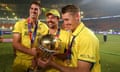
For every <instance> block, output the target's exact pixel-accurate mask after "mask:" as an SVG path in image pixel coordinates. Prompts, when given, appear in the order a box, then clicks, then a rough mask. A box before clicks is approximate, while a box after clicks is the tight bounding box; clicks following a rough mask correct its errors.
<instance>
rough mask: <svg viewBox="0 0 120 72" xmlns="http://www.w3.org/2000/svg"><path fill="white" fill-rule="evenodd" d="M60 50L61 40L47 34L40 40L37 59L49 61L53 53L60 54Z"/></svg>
mask: <svg viewBox="0 0 120 72" xmlns="http://www.w3.org/2000/svg"><path fill="white" fill-rule="evenodd" d="M59 48H60V40H59V39H58V38H56V37H55V36H54V35H51V34H47V35H45V36H42V37H39V38H38V49H39V50H38V52H37V57H41V59H42V60H44V59H48V58H49V57H50V56H51V55H52V54H53V53H58V52H59V51H58V50H59Z"/></svg>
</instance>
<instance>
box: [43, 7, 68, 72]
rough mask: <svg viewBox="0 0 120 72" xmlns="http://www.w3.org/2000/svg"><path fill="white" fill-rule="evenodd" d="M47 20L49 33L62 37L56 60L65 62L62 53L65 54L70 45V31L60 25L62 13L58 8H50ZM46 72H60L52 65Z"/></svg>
mask: <svg viewBox="0 0 120 72" xmlns="http://www.w3.org/2000/svg"><path fill="white" fill-rule="evenodd" d="M45 15H46V21H47V25H48V27H49V34H52V35H54V36H55V37H56V38H58V39H60V41H61V44H60V49H59V53H60V54H57V55H55V58H54V60H55V61H56V62H57V63H59V64H63V63H64V62H63V60H61V59H60V58H61V55H62V54H64V52H65V49H66V48H67V46H68V44H67V43H68V40H69V33H68V32H67V31H65V30H63V29H61V28H60V27H59V20H60V13H59V12H58V10H56V9H51V10H49V11H48V12H47V13H46V14H45ZM45 72H59V71H58V70H56V69H53V68H52V67H47V68H45Z"/></svg>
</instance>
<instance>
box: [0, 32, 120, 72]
mask: <svg viewBox="0 0 120 72" xmlns="http://www.w3.org/2000/svg"><path fill="white" fill-rule="evenodd" d="M5 37H6V38H7V37H9V36H5ZM97 37H98V38H99V40H100V56H101V65H102V66H101V67H102V72H120V62H119V61H120V35H108V41H107V42H104V41H103V39H102V37H103V36H102V35H100V34H99V35H97ZM13 59H14V56H13V49H12V45H11V43H0V72H12V71H11V68H12V62H13Z"/></svg>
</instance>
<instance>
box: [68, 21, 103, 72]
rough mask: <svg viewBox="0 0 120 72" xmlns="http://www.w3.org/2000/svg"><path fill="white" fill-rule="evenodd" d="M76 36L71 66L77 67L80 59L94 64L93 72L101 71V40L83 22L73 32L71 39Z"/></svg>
mask: <svg viewBox="0 0 120 72" xmlns="http://www.w3.org/2000/svg"><path fill="white" fill-rule="evenodd" d="M73 36H75V38H74V41H73V45H72V49H71V51H72V53H71V64H70V66H72V67H76V66H77V63H78V61H79V60H81V61H85V62H90V63H92V64H93V67H92V68H91V72H101V68H100V56H99V40H98V39H97V37H96V36H95V35H94V33H93V32H92V31H91V30H90V29H88V28H87V27H85V26H84V24H83V23H82V22H81V23H80V24H79V26H78V27H77V28H76V30H75V31H74V32H73V33H72V37H71V40H72V38H73Z"/></svg>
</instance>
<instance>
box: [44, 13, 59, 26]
mask: <svg viewBox="0 0 120 72" xmlns="http://www.w3.org/2000/svg"><path fill="white" fill-rule="evenodd" d="M46 20H47V25H48V27H49V28H57V27H58V22H59V18H58V17H57V16H54V15H53V14H48V15H47V16H46Z"/></svg>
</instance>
